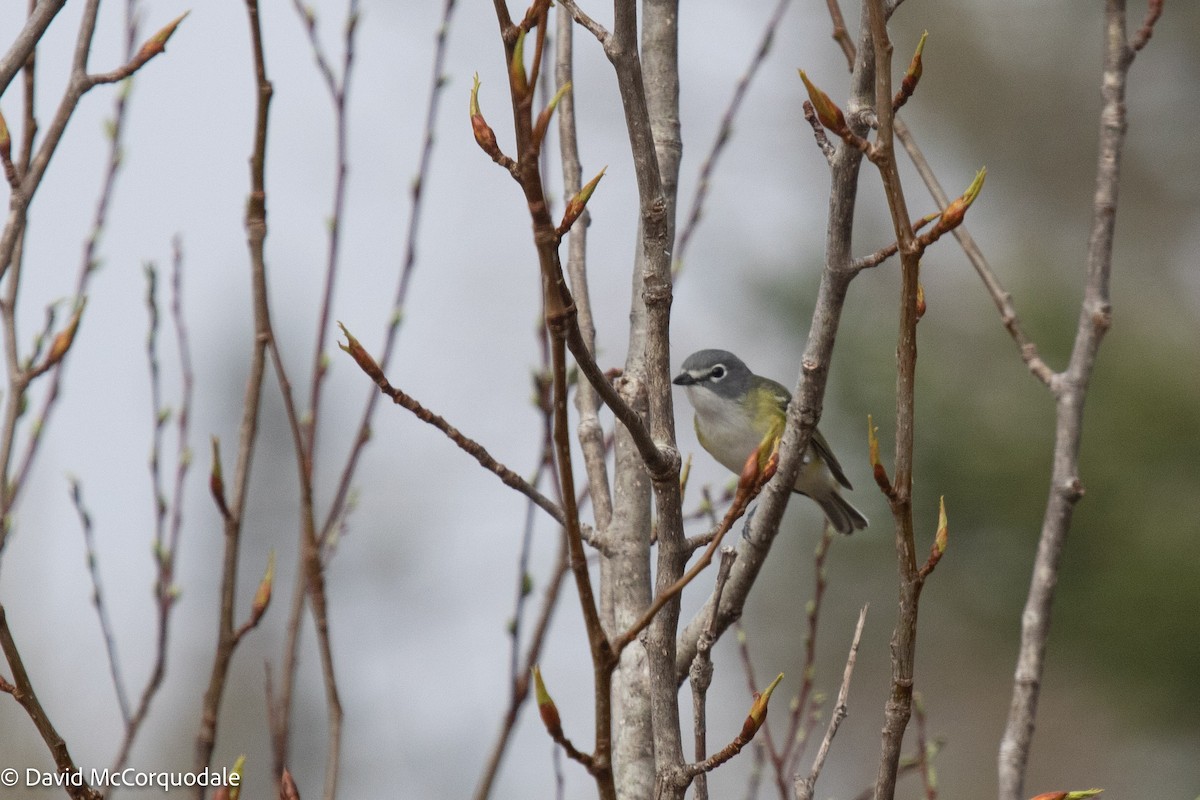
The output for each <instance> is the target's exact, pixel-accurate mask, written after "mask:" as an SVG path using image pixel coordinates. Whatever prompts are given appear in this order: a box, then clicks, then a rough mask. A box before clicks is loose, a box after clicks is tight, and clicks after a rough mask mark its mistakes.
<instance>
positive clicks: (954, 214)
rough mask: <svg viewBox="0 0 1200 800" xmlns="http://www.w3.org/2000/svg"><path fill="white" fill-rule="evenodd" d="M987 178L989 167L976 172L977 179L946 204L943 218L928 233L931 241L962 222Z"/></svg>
mask: <svg viewBox="0 0 1200 800" xmlns="http://www.w3.org/2000/svg"><path fill="white" fill-rule="evenodd" d="M986 178H987V167H984V168H983V169H981V170H979V172H977V173H975V180H973V181H971V185H970V186H968V187H967V190H966V191H965V192H963V193H962V196H961V197H956V198H955V199H953V200H951V201H950V205H948V206H946V210H945V211H943V212H942V218H941V219H939V220H938V221H937V224H936V225H934V226H933V229H932V230H930V231H929V233H928V234H927V236H929V237H930V239H929V241H930V242H933V241H934V240H936V239H937V238H938V237H940V236H941V235H942V234H943V233H946V232H947V231H951V230H954V229H955V228H957V227H958V226H959V225H961V224H962V221H963V217H965V216H966V215H967V209H968V208H970V207H971V204H972V203H974V202H975V198H976V197H979V192H980V191H981V190H982V189H983V182H984V180H985V179H986Z"/></svg>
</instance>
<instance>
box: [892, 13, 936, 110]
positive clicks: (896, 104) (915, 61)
mask: <svg viewBox="0 0 1200 800" xmlns="http://www.w3.org/2000/svg"><path fill="white" fill-rule="evenodd" d="M928 37H929V31H925V32H924V33H922V34H921V41H919V42H917V50H916V52H915V53H913V57H912V61H910V62H909V64H908V70H907V71H906V72H905V73H904V78H903V79H902V80H901V81H900V91H899V92H897V93H896V97H895V98H894V99H893V100H892V108H893V110H898V109H899V108H900V106H902V105H904V104H905V103H906V102H908V98H910V97H912V95H913V92H915V91H916V90H917V84H918V83H919V82H920V81H921V73H922V72H923V71H924V65H923V64H922V63H921V53H922V51H924V50H925V39H926V38H928Z"/></svg>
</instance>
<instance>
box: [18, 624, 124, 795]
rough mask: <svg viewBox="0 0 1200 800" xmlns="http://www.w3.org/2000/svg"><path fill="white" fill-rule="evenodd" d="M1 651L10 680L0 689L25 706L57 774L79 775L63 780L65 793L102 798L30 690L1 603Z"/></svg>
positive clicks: (27, 678)
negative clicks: (73, 779) (77, 781)
mask: <svg viewBox="0 0 1200 800" xmlns="http://www.w3.org/2000/svg"><path fill="white" fill-rule="evenodd" d="M0 652H3V653H4V657H5V659H6V660H7V661H8V667H9V669H10V670H12V682H11V683H9V682H7V681H5V682H4V685H3V686H0V689H2V690H3V691H4V692H6V693H8V694H10V695H12V698H13V699H14V700H16V701H17V702H18V703H20V704H21V707H22V708H24V709H25V713H27V714H28V715H29V719H30V720H32V721H33V724H34V727H36V728H37V729H38V733H40V734H41V735H42V741H44V742H45V743H46V746H47V747H48V748H49V749H50V755H51V756H53V757H54V765H55V766H56V767H57V768H58V772H59V774H60V775H71V776H75V775H79V776H80V780H79V783H78V785H77V784H76V783H75V782H74V781H65V785H64V786H63V788H64V789H65V790H66V792H67V794H68V795H70V796H71V797H72V798H75V800H102V796H101V795H100V794H99V793H98V792H97V791H96V790H94V789H93V788H92V787H91V786H90V785H89V784H88V783H87V781H86V780H85V779H84V777H83V773H82V772H81V771H80V769H79V767H78V766H76V765H75V762H74V760H72V758H71V753H70V751H68V750H67V743H66V742H65V741H63V738H62V736H60V735H59V734H58V731H57V730H56V729H55V728H54V725H53V724H52V723H51V722H50V718H49V717H48V716H47V715H46V711H45V709H44V708H42V704H41V702H40V701H39V700H38V697H37V694H36V693H35V692H34V690H33V684H32V683H30V681H29V673H27V672H26V671H25V664H24V662H22V661H21V653H20V651H19V650H17V643H16V642H15V641H14V640H13V635H12V631H10V630H9V628H8V616H7V614H6V613H5V611H4V606H3V605H0Z"/></svg>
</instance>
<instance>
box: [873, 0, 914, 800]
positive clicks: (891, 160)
mask: <svg viewBox="0 0 1200 800" xmlns="http://www.w3.org/2000/svg"><path fill="white" fill-rule="evenodd" d="M866 4H867V6H868V17H869V20H870V31H871V40H872V48H873V51H874V54H875V114H876V118H877V119H878V121H879V132H878V135H877V137H876V139H875V142H874V144H873V146H872V147H871V152H870V154H869V155H870V158H871V160H872V161H873V162H874V163H875V165H876V167H878V169H879V175H880V178H881V179H882V181H883V188H884V193H885V195H886V196H887V201H888V210H889V211H890V212H891V216H892V227H893V229H894V230H895V232H896V242H897V245H898V247H899V252H900V330H899V334H898V341H897V344H896V455H895V471H896V475H895V482H894V486H893V488H894V491H893V492H891V493H890V494H889V495H888V501H889V503H890V505H891V509H892V517H893V519H894V520H895V531H896V534H895V536H896V566H897V570H898V573H899V575H898V579H899V594H900V597H899V611H898V616H897V620H896V628H895V630H894V631H893V632H892V641H891V651H892V688H891V692H890V694H889V696H888V700H887V703H886V706H885V711H884V724H883V745H882V755H881V757H880V761H879V773H878V775H877V776H876V779H875V800H891V798H892V797H893V796H894V794H895V791H896V775H897V770H898V769H899V765H900V748H901V746H902V744H903V742H904V731H905V729H906V728H907V727H908V721H909V719H910V718H911V716H912V691H913V665H914V663H915V661H916V644H917V613H918V604H919V602H920V595H921V587H922V583H923V579H922V577H921V576H920V575H919V574H918V569H917V558H916V545H915V542H914V536H913V514H912V473H913V428H914V425H913V423H914V416H915V414H914V407H915V399H914V398H915V391H916V366H917V319H918V316H919V314H918V309H917V294H918V282H919V280H920V257H921V248H920V246H919V245H918V243H917V241H916V236H915V234H914V233H913V229H912V224H911V222H910V221H909V220H910V216H909V213H908V207H907V204H906V202H905V198H904V190H903V188H902V187H901V185H900V173H899V170H898V169H897V165H896V160H895V151H894V147H893V144H894V126H893V111H892V74H891V68H892V45H891V41H890V40H889V39H888V34H887V23H886V17H885V12H884V9H883V4H882V2H881V0H866Z"/></svg>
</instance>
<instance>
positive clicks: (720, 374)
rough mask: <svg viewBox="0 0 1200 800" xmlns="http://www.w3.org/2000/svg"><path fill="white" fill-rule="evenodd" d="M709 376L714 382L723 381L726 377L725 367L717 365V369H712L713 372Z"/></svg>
mask: <svg viewBox="0 0 1200 800" xmlns="http://www.w3.org/2000/svg"><path fill="white" fill-rule="evenodd" d="M708 374H709V377H711V378H712V379H713V380H714V381H719V380H721V379H723V378H724V377H725V365H724V364H717V365H716V366H715V367H713V368H712V370H710V371H709V373H708Z"/></svg>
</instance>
